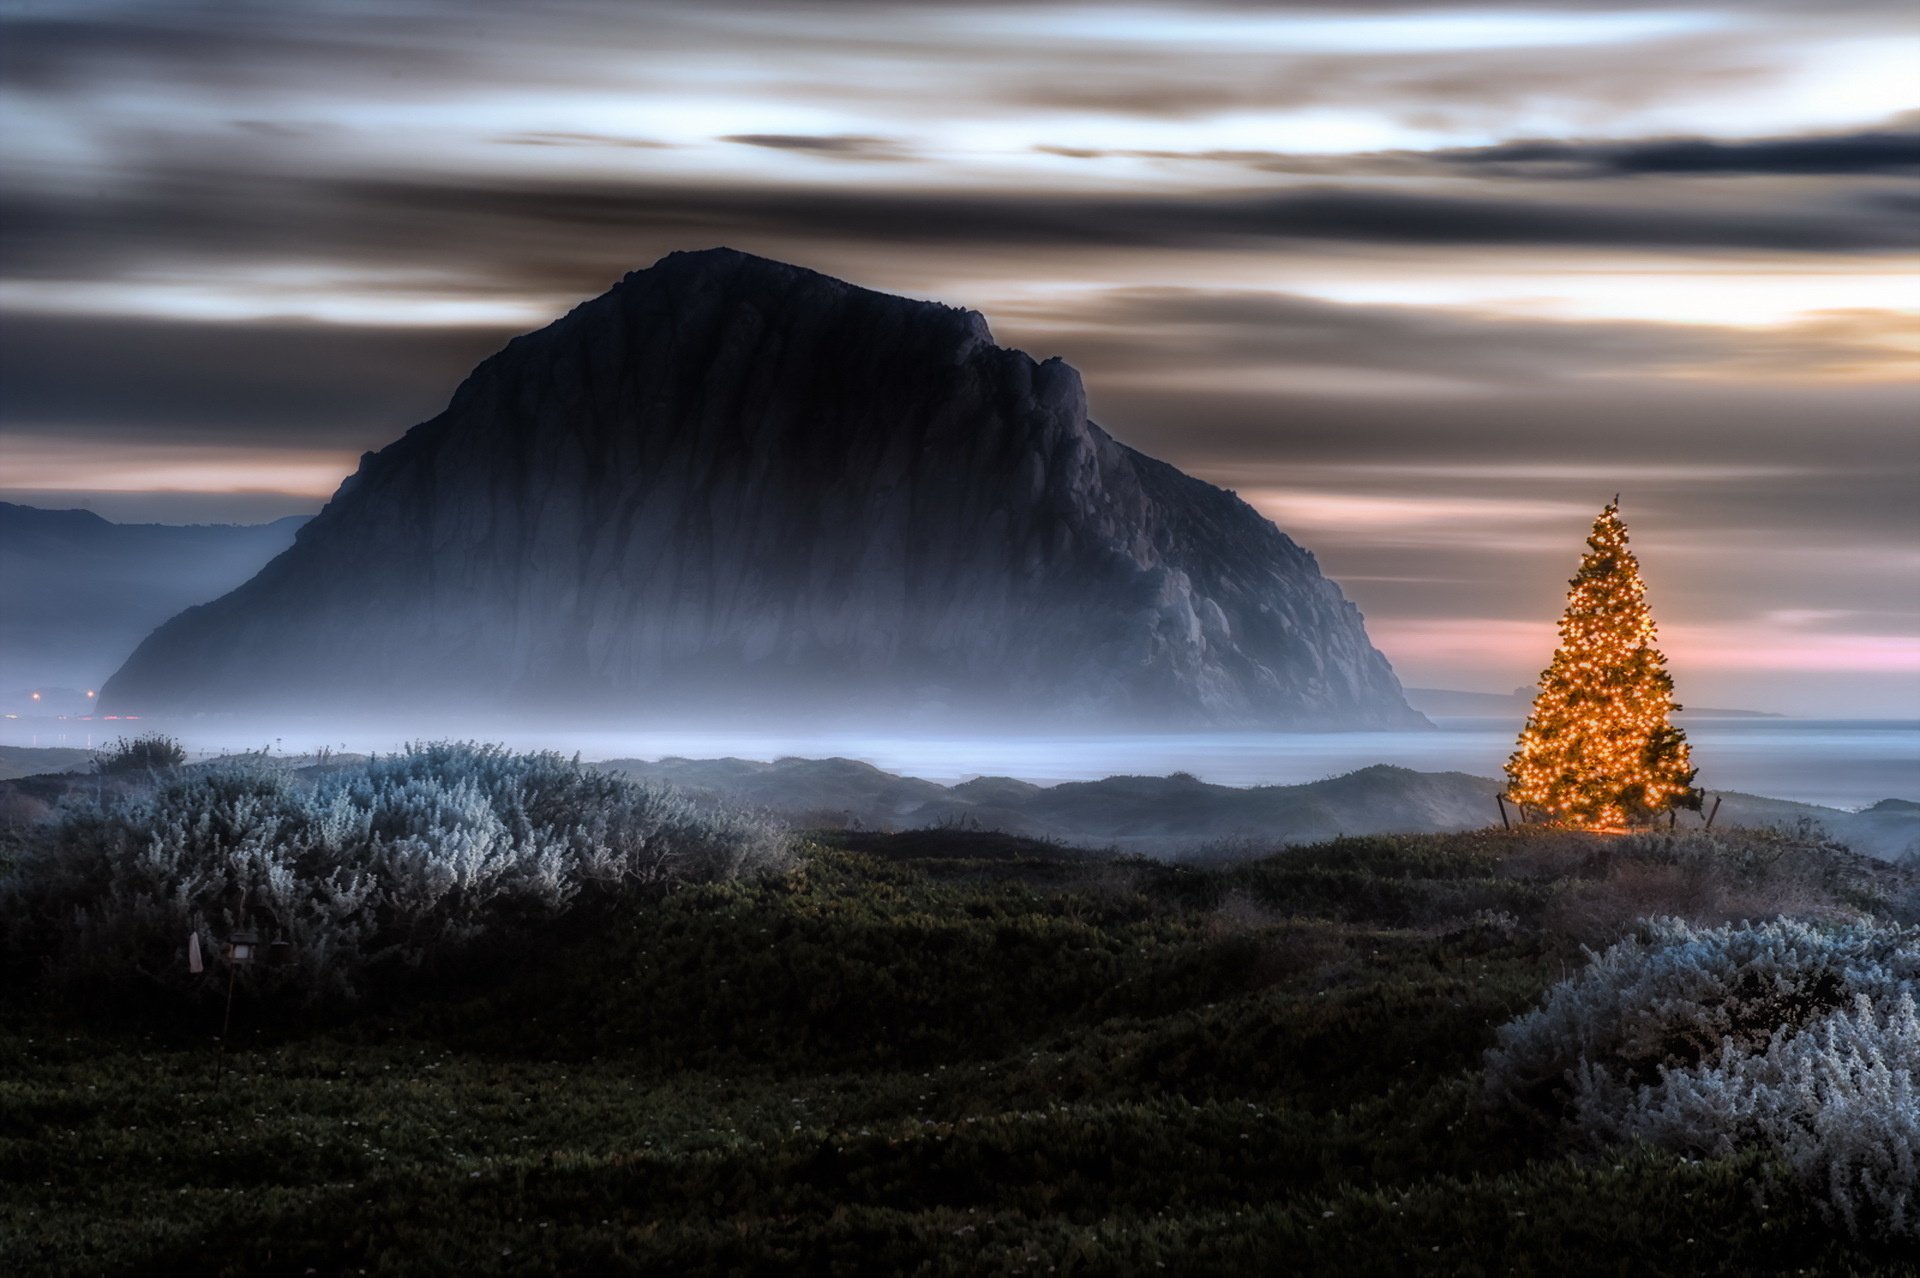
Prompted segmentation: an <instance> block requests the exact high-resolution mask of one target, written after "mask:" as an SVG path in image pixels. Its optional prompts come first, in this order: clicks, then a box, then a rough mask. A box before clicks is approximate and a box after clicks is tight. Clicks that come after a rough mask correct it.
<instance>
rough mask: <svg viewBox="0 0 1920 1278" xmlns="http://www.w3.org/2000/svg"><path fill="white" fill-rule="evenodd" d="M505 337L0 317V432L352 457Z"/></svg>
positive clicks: (402, 425) (446, 390)
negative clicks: (340, 451) (322, 451)
mask: <svg viewBox="0 0 1920 1278" xmlns="http://www.w3.org/2000/svg"><path fill="white" fill-rule="evenodd" d="M512 335H513V334H512V331H511V330H506V329H484V328H475V329H434V328H396V327H377V326H365V327H362V326H350V325H336V324H315V323H299V322H281V323H273V322H260V321H253V322H249V323H190V322H184V321H170V320H142V319H134V318H126V317H111V318H109V317H76V316H49V315H32V316H23V315H18V314H0V386H5V387H6V394H5V396H4V397H0V430H6V431H12V432H18V431H28V430H32V431H39V432H44V431H47V430H48V429H52V430H53V431H55V432H56V433H59V434H62V435H66V436H68V437H79V438H87V439H91V440H96V441H99V442H102V443H107V442H111V441H115V440H130V439H147V440H157V439H164V440H166V441H169V442H172V443H185V444H243V443H244V444H254V445H258V446H260V447H263V448H273V447H276V446H297V447H301V448H315V447H318V448H344V449H351V450H356V451H357V450H360V449H365V448H370V447H375V446H377V445H380V444H384V443H386V442H387V441H389V440H391V439H393V438H394V437H395V436H397V435H399V434H400V432H401V431H403V430H405V429H406V428H407V427H408V426H410V425H412V424H413V423H415V422H417V421H421V420H424V419H425V418H427V417H430V416H432V415H433V414H434V413H436V412H438V411H439V410H440V409H441V408H442V407H444V406H445V404H446V402H447V400H448V398H449V397H450V396H451V395H452V393H453V388H454V387H455V385H457V384H458V382H459V380H460V378H461V377H462V376H464V375H465V373H466V371H467V370H468V369H470V368H471V367H472V366H473V365H474V364H476V363H478V362H479V361H480V360H481V359H482V358H483V357H485V356H486V355H488V354H490V353H491V352H493V351H495V350H497V349H499V347H500V346H501V345H503V344H504V343H505V342H506V340H507V338H509V337H511V336H512Z"/></svg>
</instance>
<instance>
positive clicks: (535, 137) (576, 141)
mask: <svg viewBox="0 0 1920 1278" xmlns="http://www.w3.org/2000/svg"><path fill="white" fill-rule="evenodd" d="M493 140H494V141H495V142H499V143H501V144H503V145H506V146H583V147H603V146H604V147H618V148H627V149H631V150H638V151H669V150H672V149H673V144H672V143H671V142H660V141H657V140H655V139H653V138H634V137H621V136H619V135H616V134H611V133H587V132H579V131H573V132H568V131H562V130H551V129H548V130H536V131H533V132H528V133H503V134H501V135H500V136H498V137H496V138H494V139H493Z"/></svg>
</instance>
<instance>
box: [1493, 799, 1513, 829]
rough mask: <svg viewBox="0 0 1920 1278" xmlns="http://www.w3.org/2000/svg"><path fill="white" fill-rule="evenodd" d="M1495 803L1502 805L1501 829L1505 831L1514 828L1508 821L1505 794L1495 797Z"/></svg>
mask: <svg viewBox="0 0 1920 1278" xmlns="http://www.w3.org/2000/svg"><path fill="white" fill-rule="evenodd" d="M1493 801H1494V802H1495V803H1497V804H1499V805H1500V828H1501V829H1503V830H1511V829H1512V828H1513V822H1511V821H1509V820H1507V796H1506V795H1504V794H1496V795H1494V796H1493Z"/></svg>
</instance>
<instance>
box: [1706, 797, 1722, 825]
mask: <svg viewBox="0 0 1920 1278" xmlns="http://www.w3.org/2000/svg"><path fill="white" fill-rule="evenodd" d="M1719 815H1720V796H1719V795H1717V794H1716V795H1714V796H1713V811H1711V812H1709V813H1707V825H1706V828H1707V829H1709V830H1711V829H1712V828H1713V819H1714V818H1715V817H1717V816H1719Z"/></svg>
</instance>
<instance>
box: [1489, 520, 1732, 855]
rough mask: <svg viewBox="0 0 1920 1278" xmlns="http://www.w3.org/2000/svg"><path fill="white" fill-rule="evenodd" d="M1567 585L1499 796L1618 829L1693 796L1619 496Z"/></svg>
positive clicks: (1554, 816) (1561, 818) (1585, 824)
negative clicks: (1548, 656)
mask: <svg viewBox="0 0 1920 1278" xmlns="http://www.w3.org/2000/svg"><path fill="white" fill-rule="evenodd" d="M1567 584H1568V590H1567V609H1566V612H1565V614H1564V615H1563V616H1562V617H1561V618H1560V644H1559V647H1558V648H1556V649H1555V650H1554V654H1553V661H1552V663H1551V664H1550V665H1548V667H1547V668H1546V670H1545V671H1543V672H1542V673H1541V675H1540V690H1539V692H1538V693H1536V694H1535V696H1534V700H1533V709H1532V712H1531V713H1530V714H1529V715H1528V717H1527V724H1526V727H1525V728H1523V729H1522V730H1521V733H1520V740H1519V743H1518V748H1517V749H1515V751H1514V753H1513V756H1512V757H1511V758H1510V759H1508V760H1507V768H1506V772H1507V781H1508V785H1507V793H1506V797H1507V799H1508V800H1509V801H1511V802H1514V803H1518V804H1520V805H1521V808H1522V810H1523V811H1526V810H1528V809H1531V810H1533V811H1534V812H1537V813H1539V814H1541V815H1542V816H1543V817H1544V819H1546V820H1547V821H1549V822H1552V823H1554V824H1557V825H1564V826H1568V827H1572V828H1576V829H1585V830H1625V829H1627V828H1629V827H1630V826H1632V825H1635V824H1644V823H1646V822H1648V821H1651V820H1653V819H1654V818H1655V817H1658V816H1661V815H1663V814H1665V813H1667V812H1669V811H1671V810H1672V809H1674V808H1676V807H1698V806H1699V805H1700V794H1699V791H1697V790H1695V789H1694V788H1693V778H1694V767H1693V763H1692V758H1691V752H1690V750H1689V748H1688V745H1687V737H1686V734H1685V733H1684V732H1682V731H1681V730H1680V729H1679V728H1676V727H1674V726H1673V713H1674V712H1675V711H1677V710H1678V709H1679V708H1680V707H1679V706H1678V705H1677V704H1676V703H1675V702H1674V699H1673V676H1672V675H1670V674H1669V673H1668V672H1667V659H1666V657H1665V656H1664V655H1662V653H1661V652H1660V650H1659V649H1658V648H1656V647H1655V646H1654V639H1655V632H1654V624H1653V612H1652V609H1651V608H1649V607H1648V605H1647V588H1646V584H1645V583H1644V582H1643V581H1642V580H1641V579H1640V563H1639V561H1638V560H1637V559H1635V558H1634V555H1633V552H1632V551H1631V550H1629V549H1628V548H1627V526H1626V524H1625V522H1624V521H1622V520H1621V518H1620V508H1619V504H1618V498H1616V499H1615V500H1614V501H1612V502H1609V503H1608V504H1607V507H1606V509H1604V510H1602V511H1601V512H1600V517H1599V518H1598V519H1596V520H1594V524H1593V532H1592V534H1591V535H1590V536H1589V537H1588V538H1587V552H1586V554H1585V555H1583V556H1582V557H1581V560H1580V571H1579V573H1578V574H1577V575H1575V577H1574V578H1573V580H1572V581H1570V582H1569V583H1567Z"/></svg>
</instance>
